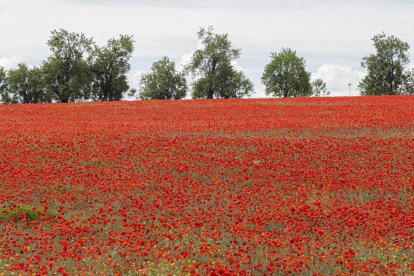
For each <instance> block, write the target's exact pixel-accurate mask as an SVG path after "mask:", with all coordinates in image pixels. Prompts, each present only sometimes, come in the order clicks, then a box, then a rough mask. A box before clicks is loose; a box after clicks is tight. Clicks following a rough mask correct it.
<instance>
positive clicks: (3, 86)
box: [0, 66, 9, 103]
mask: <svg viewBox="0 0 414 276" xmlns="http://www.w3.org/2000/svg"><path fill="white" fill-rule="evenodd" d="M8 99H9V95H8V93H7V79H6V70H4V68H3V67H1V66H0V102H2V103H5V102H8Z"/></svg>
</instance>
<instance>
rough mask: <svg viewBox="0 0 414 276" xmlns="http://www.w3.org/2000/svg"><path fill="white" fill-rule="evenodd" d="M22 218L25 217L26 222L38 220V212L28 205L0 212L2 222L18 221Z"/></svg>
mask: <svg viewBox="0 0 414 276" xmlns="http://www.w3.org/2000/svg"><path fill="white" fill-rule="evenodd" d="M23 219H25V220H26V221H27V222H29V221H33V220H40V213H39V211H37V210H36V209H34V208H32V207H29V206H17V207H15V208H13V209H10V210H8V211H6V212H2V213H0V220H2V221H4V222H9V221H16V222H20V221H22V220H23Z"/></svg>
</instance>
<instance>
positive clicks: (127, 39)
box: [92, 35, 134, 101]
mask: <svg viewBox="0 0 414 276" xmlns="http://www.w3.org/2000/svg"><path fill="white" fill-rule="evenodd" d="M133 51H134V40H133V39H132V36H127V35H121V36H120V37H119V38H118V39H110V40H109V41H108V43H107V45H106V46H105V47H96V49H95V51H94V53H93V58H94V62H93V65H92V72H93V76H94V79H93V88H94V89H93V93H92V98H93V99H94V100H99V101H116V100H121V99H122V97H123V95H124V93H125V92H127V91H128V89H129V85H128V82H127V76H126V74H127V73H128V72H129V71H130V70H131V65H130V64H129V60H130V58H131V57H132V52H133Z"/></svg>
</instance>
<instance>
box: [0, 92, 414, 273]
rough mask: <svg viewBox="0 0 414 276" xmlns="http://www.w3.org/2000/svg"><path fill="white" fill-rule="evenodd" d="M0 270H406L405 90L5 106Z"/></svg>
mask: <svg viewBox="0 0 414 276" xmlns="http://www.w3.org/2000/svg"><path fill="white" fill-rule="evenodd" d="M0 208H1V210H0V275H11V274H12V273H15V274H16V275H18V274H23V275H27V274H38V275H44V274H49V275H51V274H59V275H65V274H68V275H71V274H83V275H85V274H94V275H109V274H112V275H114V274H115V275H116V274H119V275H279V274H288V273H294V274H302V275H310V274H314V275H349V274H370V273H373V274H376V275H379V274H399V275H411V274H412V273H413V271H414V97H412V96H391V97H386V96H383V97H348V98H297V99H293V98H290V99H234V100H233V99H232V100H183V101H132V102H110V103H70V104H32V105H0Z"/></svg>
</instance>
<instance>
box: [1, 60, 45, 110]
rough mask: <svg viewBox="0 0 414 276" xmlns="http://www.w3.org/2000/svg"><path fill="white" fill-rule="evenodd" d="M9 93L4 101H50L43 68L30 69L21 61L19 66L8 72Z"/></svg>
mask: <svg viewBox="0 0 414 276" xmlns="http://www.w3.org/2000/svg"><path fill="white" fill-rule="evenodd" d="M7 90H8V91H7V95H4V99H3V100H4V101H5V102H8V103H40V102H50V101H51V98H50V97H48V95H47V94H46V93H45V90H44V80H43V74H42V71H41V69H39V68H36V67H34V68H32V69H30V68H29V67H28V66H27V65H26V64H24V63H20V64H19V65H18V66H17V68H15V69H11V70H9V71H8V74H7Z"/></svg>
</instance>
